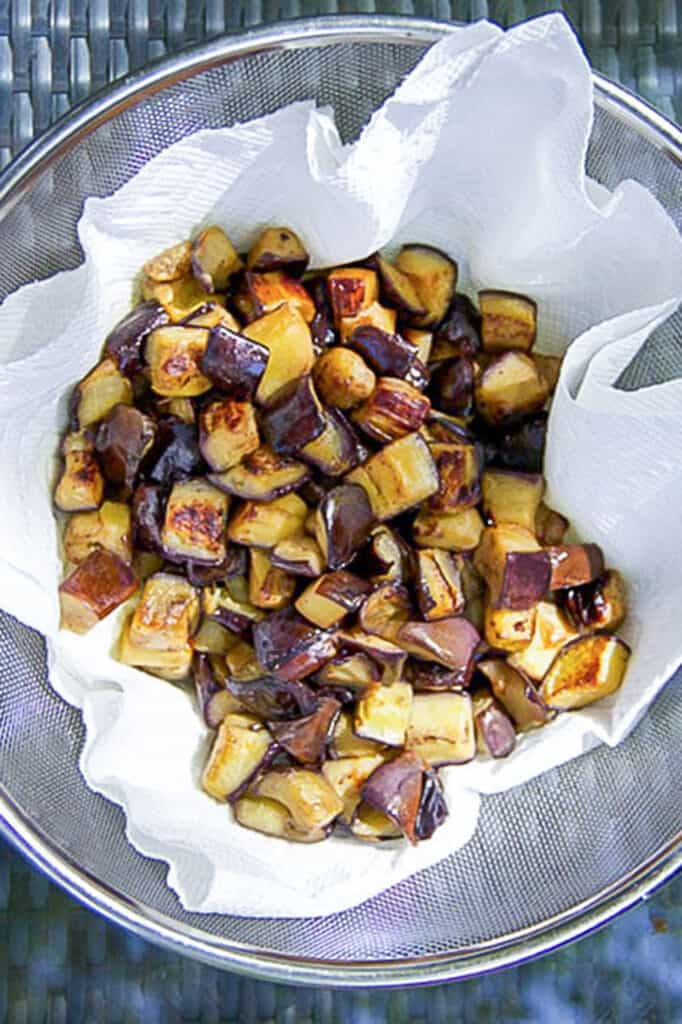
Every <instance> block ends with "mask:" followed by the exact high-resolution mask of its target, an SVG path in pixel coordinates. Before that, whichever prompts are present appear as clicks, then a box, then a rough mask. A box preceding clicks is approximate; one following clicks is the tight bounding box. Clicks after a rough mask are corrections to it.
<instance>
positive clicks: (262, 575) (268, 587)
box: [249, 548, 296, 611]
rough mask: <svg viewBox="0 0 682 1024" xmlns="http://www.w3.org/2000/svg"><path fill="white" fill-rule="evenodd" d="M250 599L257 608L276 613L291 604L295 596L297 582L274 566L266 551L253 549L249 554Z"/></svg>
mask: <svg viewBox="0 0 682 1024" xmlns="http://www.w3.org/2000/svg"><path fill="white" fill-rule="evenodd" d="M249 557H250V562H251V568H250V572H249V599H250V601H251V604H253V605H255V606H256V608H264V609H265V610H266V611H276V610H277V609H278V608H284V607H286V605H288V604H289V602H290V601H291V598H292V597H293V596H294V590H295V589H296V580H295V579H294V577H293V576H290V575H289V574H288V573H286V572H283V570H282V569H278V568H277V567H276V566H275V565H273V564H272V559H271V558H270V556H269V555H268V554H267V552H265V551H260V550H259V549H258V548H251V550H250V552H249Z"/></svg>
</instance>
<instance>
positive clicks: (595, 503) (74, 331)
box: [0, 16, 682, 916]
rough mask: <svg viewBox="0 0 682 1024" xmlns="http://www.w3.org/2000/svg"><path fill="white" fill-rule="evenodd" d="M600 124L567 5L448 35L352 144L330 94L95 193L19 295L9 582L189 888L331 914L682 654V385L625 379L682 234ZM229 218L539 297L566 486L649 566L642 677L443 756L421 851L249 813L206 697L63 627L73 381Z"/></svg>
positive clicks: (635, 597) (675, 290)
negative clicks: (601, 155) (62, 505)
mask: <svg viewBox="0 0 682 1024" xmlns="http://www.w3.org/2000/svg"><path fill="white" fill-rule="evenodd" d="M591 121H592V90H591V80H590V74H589V69H588V66H587V64H586V62H585V59H584V57H583V55H582V53H581V51H580V49H579V47H578V45H577V43H576V40H575V39H574V37H573V35H572V34H571V31H570V29H569V28H568V26H567V24H566V22H565V21H564V20H563V19H562V18H561V17H559V16H548V17H544V18H541V19H538V20H537V21H533V22H530V23H527V24H524V25H521V26H519V27H518V28H515V29H513V30H511V31H509V32H506V33H504V32H502V31H501V30H500V29H498V28H496V27H493V26H492V25H490V24H487V23H485V22H481V23H478V24H475V25H472V26H470V27H467V28H463V29H461V30H459V31H457V32H455V33H454V34H452V35H451V36H448V37H447V38H445V39H444V40H443V41H442V42H440V43H438V44H437V45H436V46H434V47H433V48H432V49H431V50H429V52H428V53H427V54H426V56H425V57H424V59H423V60H422V61H421V63H420V64H419V66H418V67H417V68H416V69H415V70H414V71H413V72H412V74H411V75H409V76H408V77H407V79H406V80H405V81H404V82H403V83H402V85H401V86H400V87H399V88H398V89H397V91H396V92H395V94H394V95H393V96H392V97H391V98H390V99H389V100H388V101H387V102H386V103H385V104H384V106H383V107H382V108H381V109H380V110H379V111H377V112H376V114H375V115H374V117H373V118H372V120H371V123H370V124H369V125H368V126H367V128H366V129H365V131H364V133H363V135H362V137H361V138H360V140H359V141H358V142H357V143H356V144H355V145H353V146H351V147H344V146H343V145H342V144H341V142H340V139H339V136H338V133H337V130H336V127H335V125H334V120H333V115H332V113H331V112H329V111H326V110H316V109H315V108H314V105H313V104H312V103H298V104H295V105H293V106H291V107H289V108H287V109H285V110H281V111H279V112H278V113H275V114H273V115H271V116H268V117H264V118H262V119H260V120H257V121H254V122H251V123H249V124H244V125H238V126H236V127H234V128H232V129H225V130H217V131H202V132H198V133H197V134H195V135H193V136H191V137H189V138H187V139H185V140H183V141H182V142H180V143H178V144H176V145H174V146H172V147H171V148H169V149H168V150H166V151H165V152H163V153H162V154H161V155H160V156H158V157H157V158H156V159H154V160H153V161H151V162H150V163H149V164H148V165H147V166H146V167H145V168H144V169H143V170H142V171H141V172H140V173H139V174H138V175H137V176H136V177H135V178H134V179H133V180H131V181H130V182H128V183H127V184H126V185H125V186H124V187H123V188H121V189H120V191H119V192H118V193H116V194H115V195H113V196H111V197H109V198H106V199H96V198H92V199H89V200H88V201H87V203H86V206H85V210H84V214H83V218H82V220H81V223H80V227H79V231H80V239H81V243H82V247H83V251H84V253H85V262H84V263H83V265H82V266H81V267H79V268H78V269H77V270H75V271H72V272H69V273H64V274H59V275H57V276H56V277H54V278H51V279H50V280H47V281H44V282H42V283H38V284H33V285H30V286H28V287H25V288H23V289H22V290H21V291H19V292H18V293H16V294H14V295H12V296H11V297H10V298H9V299H8V300H7V301H6V302H5V303H4V305H3V306H2V308H0V335H1V336H2V339H3V354H2V363H1V364H0V410H1V411H0V437H1V441H2V449H3V452H4V458H3V465H2V470H1V476H0V480H1V486H2V494H3V515H2V517H0V567H1V568H0V571H1V574H2V575H1V578H2V580H3V588H2V597H1V599H0V601H1V603H2V606H3V607H4V608H5V609H6V610H7V611H9V612H11V613H12V614H13V615H15V616H17V617H18V618H19V619H21V620H22V621H24V622H26V623H28V624H29V625H31V626H34V627H36V628H37V629H39V630H41V631H42V632H43V633H44V634H45V635H46V637H47V641H48V651H49V663H50V679H51V681H52V684H53V686H54V687H55V688H56V689H57V691H58V692H59V693H60V694H61V695H62V696H63V697H64V698H65V699H66V700H68V701H70V702H71V703H72V704H74V705H76V706H77V707H80V708H81V709H82V712H83V716H84V719H85V724H86V727H87V742H86V744H85V749H84V751H83V754H82V759H81V768H82V772H83V774H84V776H85V778H86V780H87V782H88V784H89V785H90V786H92V787H93V788H94V789H96V790H98V791H99V792H101V793H103V794H105V795H106V796H107V797H109V798H110V799H111V800H114V801H115V802H116V803H118V804H120V805H122V806H123V808H124V809H125V812H126V817H127V830H128V836H129V838H130V840H131V842H132V843H133V844H134V845H135V846H136V847H137V848H138V849H139V850H141V851H142V852H143V853H146V854H148V855H150V856H153V857H158V858H161V859H163V860H165V861H167V862H168V864H169V868H170V870H169V874H168V881H169V884H170V885H171V886H172V887H173V889H174V890H175V891H176V892H177V893H178V895H179V897H180V899H181V901H182V903H183V904H184V906H185V907H187V908H188V909H191V910H195V911H205V912H209V911H210V912H231V913H236V914H246V915H273V916H299V915H322V914H328V913H332V912H335V911H339V910H341V909H344V908H346V907H349V906H352V905H354V904H356V903H358V902H360V901H362V900H364V899H366V898H368V897H370V896H371V895H373V894H375V893H377V892H379V891H381V890H383V889H385V888H387V887H388V886H389V885H392V884H394V883H396V882H398V881H400V880H401V879H403V878H405V877H406V876H407V875H409V874H411V873H413V872H415V871H417V870H419V869H420V868H424V867H426V866H428V865H430V864H433V863H434V862H436V861H438V860H440V859H441V858H443V857H445V856H446V855H447V854H448V853H450V852H451V851H453V850H455V849H457V848H458V847H460V846H461V845H463V844H464V843H465V842H466V841H467V840H468V839H469V838H470V837H471V835H472V833H473V830H474V829H475V826H476V819H477V812H478V806H479V801H480V797H479V793H481V792H490V791H495V790H500V789H505V788H507V787H510V786H513V785H518V784H519V783H521V782H524V781H525V780H527V779H529V778H531V777H532V776H534V775H536V774H538V773H539V772H542V771H545V770H547V769H548V768H550V767H552V766H554V765H557V764H559V763H561V762H563V761H565V760H567V759H569V758H571V757H574V756H576V755H578V754H579V753H581V752H582V751H584V750H586V749H589V748H590V747H591V746H593V745H594V744H595V743H597V742H599V741H604V742H606V743H610V744H614V743H617V742H618V741H619V740H621V739H622V738H623V737H624V736H625V735H626V733H627V732H628V731H629V730H630V729H631V728H632V726H633V725H634V724H635V722H636V721H637V718H638V717H639V715H640V714H641V713H642V712H643V710H644V709H645V708H646V706H647V705H648V704H649V703H650V702H651V700H652V699H653V697H654V696H655V694H656V692H657V691H658V689H659V688H660V687H661V686H662V685H663V684H664V682H665V680H666V679H667V678H668V677H669V676H670V674H671V673H672V672H673V671H674V670H675V668H676V667H677V666H678V664H679V663H680V660H682V639H681V638H680V634H679V608H680V607H681V606H682V565H681V562H682V556H681V555H680V550H679V544H677V542H676V538H675V539H672V538H671V533H670V531H671V527H672V526H673V520H674V519H675V518H676V519H677V524H678V527H679V518H680V513H679V509H680V502H681V499H682V494H681V491H682V482H681V478H680V473H679V469H680V464H681V457H680V453H681V452H682V415H680V411H681V410H682V381H676V382H671V383H668V384H663V385H660V386H657V387H651V388H646V389H644V390H639V391H636V392H632V393H626V392H623V391H619V390H615V389H614V388H613V386H612V385H613V382H614V380H615V379H616V378H617V377H618V374H619V372H620V370H621V369H622V368H623V367H624V366H625V365H626V364H627V362H628V361H629V359H630V358H631V357H632V355H633V354H634V353H635V352H636V351H637V349H638V348H639V346H640V345H641V344H642V342H643V341H644V339H645V338H646V337H647V336H648V334H649V333H650V332H651V331H652V330H653V328H654V327H655V326H656V325H657V324H658V323H660V322H661V321H662V320H663V319H664V318H665V317H667V316H668V315H670V313H671V312H672V311H673V310H674V309H675V307H676V306H677V304H678V301H679V300H680V297H681V296H682V244H681V242H680V238H679V237H678V234H677V232H676V230H675V227H674V225H673V224H672V222H671V221H670V219H669V218H668V217H667V215H666V214H665V212H664V211H663V209H662V208H661V207H660V205H659V204H658V203H657V201H656V200H655V199H654V198H653V197H652V196H651V195H650V194H648V193H647V192H646V191H645V190H644V189H643V188H642V187H640V186H639V185H637V184H636V183H634V182H632V181H626V182H623V183H622V184H621V185H620V186H619V187H618V188H617V189H616V191H615V192H614V193H612V194H611V193H609V192H608V191H607V190H606V189H604V188H601V187H598V186H596V185H594V184H592V183H590V182H588V181H586V178H585V172H584V157H585V152H586V146H587V139H588V137H589V133H590V129H591ZM214 222H217V223H219V224H221V225H223V226H224V227H225V228H226V230H227V231H228V233H229V234H230V236H231V237H232V238H233V240H234V241H235V243H236V244H237V246H239V247H241V246H246V245H248V244H249V242H250V241H251V240H252V239H253V237H254V234H255V233H256V232H257V231H258V229H259V228H260V227H261V226H263V225H266V224H269V223H275V224H279V223H285V224H288V225H290V226H291V227H292V228H293V229H294V230H295V231H297V232H298V233H299V234H300V235H301V236H302V238H303V239H304V240H305V242H306V244H307V246H308V248H309V250H310V252H311V255H312V263H313V265H314V266H325V265H329V264H330V263H342V262H345V261H351V260H353V259H358V258H360V257H363V256H365V255H367V254H368V253H370V252H372V251H373V250H375V249H378V248H380V247H384V246H387V245H389V244H393V243H398V242H400V241H402V240H412V241H414V240H416V241H423V242H429V243H432V244H434V245H440V246H442V247H443V248H445V249H446V250H447V251H448V252H449V253H450V254H451V255H453V256H454V257H456V258H457V260H458V262H459V265H460V281H461V285H462V286H463V287H465V288H469V289H472V290H475V289H476V288H478V287H481V286H485V287H496V286H497V287H504V288H509V289H517V290H519V291H521V292H527V293H529V294H530V295H532V296H534V297H535V298H536V299H537V301H538V304H539V338H540V345H539V348H540V349H541V350H543V351H554V352H559V351H563V350H564V349H565V347H566V346H567V345H568V344H569V343H570V342H571V341H573V345H572V347H571V349H570V351H569V353H568V355H567V357H566V360H565V363H564V368H563V372H562V375H561V380H560V383H559V387H558V391H557V395H556V398H555V402H554V409H553V412H552V417H551V427H550V434H549V444H548V453H547V467H546V474H547V478H548V483H549V501H550V502H551V504H552V505H554V506H555V507H558V508H559V509H560V510H561V511H563V512H564V513H565V514H566V515H567V516H568V517H569V518H570V520H571V521H572V523H573V525H574V526H575V528H576V530H577V531H578V532H579V533H580V534H581V535H582V536H584V537H585V538H589V539H590V540H594V541H596V542H598V543H599V544H601V545H602V547H603V548H604V551H605V553H606V557H607V559H608V561H609V563H611V564H613V565H616V566H618V567H620V568H621V569H622V570H623V571H624V572H625V573H626V575H627V577H628V579H629V581H630V585H631V593H632V610H631V615H630V619H629V622H628V625H627V628H626V630H625V631H624V632H625V636H626V638H627V639H628V640H629V641H630V643H631V644H632V646H633V656H632V660H631V664H630V668H629V671H628V674H627V678H626V680H625V684H624V686H623V688H622V689H621V690H620V692H619V693H618V694H616V695H615V696H613V697H611V698H610V699H608V700H606V701H603V702H602V703H600V704H598V705H596V706H594V707H593V708H591V709H588V710H586V711H583V712H580V713H579V714H574V715H564V716H561V717H560V718H559V720H558V721H557V722H556V723H554V724H552V725H551V726H549V727H548V728H547V729H545V730H542V731H540V732H538V733H536V734H533V735H530V736H524V737H523V739H522V741H521V742H520V743H519V745H518V749H517V750H516V751H515V753H514V754H513V755H512V756H511V757H510V758H508V759H507V760H505V761H501V762H489V761H488V762H486V761H482V760H477V761H476V762H473V763H472V764H470V765H466V766H461V767H457V768H451V769H448V770H446V771H444V772H443V778H444V781H445V786H446V790H447V796H448V802H449V806H450V816H449V818H448V820H447V822H446V824H445V825H444V826H443V828H441V829H440V830H439V831H438V832H437V833H436V835H435V836H434V838H433V839H432V840H430V841H429V842H427V843H424V844H422V845H421V846H419V847H418V848H416V849H411V848H409V847H407V845H406V844H402V843H397V844H395V843H388V844H380V845H378V846H372V845H369V846H367V845H363V844H361V843H358V842H354V841H347V840H343V839H337V838H334V839H332V840H330V841H329V842H326V843H324V844H322V845H317V846H312V847H306V846H300V845H294V844H290V845H284V844H280V843H278V842H276V841H275V840H272V839H268V838H266V837H264V836H261V835H258V834H256V833H253V832H247V831H245V830H243V829H241V828H239V827H238V826H237V825H235V824H234V822H233V821H232V819H231V815H230V813H229V811H228V810H227V809H226V808H225V807H223V806H220V805H218V804H216V803H214V802H213V801H212V800H211V799H209V798H208V797H207V796H205V795H204V794H203V793H202V792H201V790H200V788H199V786H198V784H197V780H198V778H199V773H200V770H201V765H202V762H203V759H204V756H205V751H206V749H207V746H208V743H209V738H208V736H207V734H206V730H205V728H204V726H203V724H202V723H201V721H200V719H199V716H198V715H197V714H196V713H195V709H194V704H193V698H192V696H191V695H190V694H189V693H187V692H185V691H183V690H182V689H180V688H178V687H176V686H173V685H170V684H168V683H166V682H163V681H161V680H159V679H155V678H153V677H152V676H149V675H145V674H144V673H142V672H139V671H136V670H134V669H131V668H128V667H125V666H123V665H119V664H118V663H117V662H115V661H114V660H112V658H111V657H110V655H109V651H110V649H111V645H112V643H113V639H114V637H115V635H116V630H117V619H119V618H120V615H119V616H114V617H112V619H110V620H107V621H105V622H103V623H102V624H101V625H99V626H98V627H97V628H96V629H94V630H93V631H92V632H91V633H90V634H89V635H88V636H86V637H84V638H81V637H75V636H73V635H70V634H67V633H60V632H59V631H58V601H57V585H58V582H59V579H60V570H61V566H60V562H59V558H58V545H57V534H56V529H55V524H54V520H53V515H52V509H51V489H52V486H53V484H54V477H55V459H54V452H55V449H56V446H57V437H58V435H59V433H60V432H61V430H62V429H63V426H64V422H65V408H66V396H67V394H68V392H69V390H70V388H71V385H72V384H73V383H74V382H75V381H76V380H78V379H79V378H80V377H82V376H83V375H84V374H85V373H86V372H87V370H88V369H89V368H90V367H91V366H92V365H93V364H94V363H95V362H96V360H97V359H98V356H99V352H100V348H101V344H102V341H103V339H104V337H105V335H106V334H107V332H108V330H109V329H110V327H111V326H112V325H113V324H114V323H115V322H116V320H117V319H118V318H119V317H120V316H122V315H123V313H124V312H126V310H127V309H128V307H129V304H130V300H131V283H132V280H133V278H134V276H135V274H136V273H137V272H138V270H139V267H140V266H141V264H142V263H143V262H144V261H145V260H146V259H147V258H148V257H150V256H152V255H153V254H154V253H156V252H157V251H158V250H160V249H162V248H163V247H165V246H166V245H169V244H171V243H173V242H175V241H177V240H178V239H180V238H183V237H186V236H188V235H190V234H192V233H193V232H195V231H196V230H197V229H198V228H199V227H200V226H201V225H203V224H210V223H214ZM574 339H577V340H574ZM29 406H30V415H27V412H26V410H27V407H29ZM671 541H672V542H671Z"/></svg>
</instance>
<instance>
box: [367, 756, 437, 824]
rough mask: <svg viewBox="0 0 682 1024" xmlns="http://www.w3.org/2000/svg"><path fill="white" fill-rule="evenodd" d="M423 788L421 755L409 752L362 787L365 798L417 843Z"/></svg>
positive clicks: (383, 765) (389, 764) (378, 769)
mask: <svg viewBox="0 0 682 1024" xmlns="http://www.w3.org/2000/svg"><path fill="white" fill-rule="evenodd" d="M423 785H424V762H423V761H422V759H421V757H419V755H418V754H414V753H413V752H412V751H406V752H405V753H404V754H400V755H399V756H398V757H396V758H395V759H394V760H393V761H387V762H386V763H385V764H382V765H380V766H379V767H378V768H376V769H375V770H374V771H373V772H372V774H371V775H370V777H369V778H368V779H367V781H366V782H365V784H364V786H363V787H362V798H363V800H364V801H365V802H366V803H368V804H369V805H370V807H373V808H374V809H375V810H377V811H381V812H382V813H383V814H385V815H387V817H389V818H390V819H391V821H394V822H395V824H396V825H397V826H398V827H399V828H400V829H401V831H402V832H403V833H404V835H405V836H407V838H408V839H409V840H410V842H411V843H415V842H416V841H417V839H418V838H419V837H418V835H417V818H418V815H419V807H420V803H421V798H422V789H423Z"/></svg>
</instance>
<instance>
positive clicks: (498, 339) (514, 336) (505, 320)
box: [478, 289, 537, 352]
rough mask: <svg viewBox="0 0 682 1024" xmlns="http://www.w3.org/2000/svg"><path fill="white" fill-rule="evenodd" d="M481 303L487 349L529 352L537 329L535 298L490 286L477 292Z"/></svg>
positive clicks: (483, 335)
mask: <svg viewBox="0 0 682 1024" xmlns="http://www.w3.org/2000/svg"><path fill="white" fill-rule="evenodd" d="M478 303H479V306H480V307H481V340H482V342H483V351H484V352H506V351H508V350H510V349H519V350H520V351H522V352H530V350H531V349H532V347H533V345H534V343H535V333H536V328H537V305H536V304H535V302H533V300H532V299H529V298H528V296H527V295H519V294H517V293H516V292H504V291H493V290H492V289H491V290H488V291H483V292H479V293H478Z"/></svg>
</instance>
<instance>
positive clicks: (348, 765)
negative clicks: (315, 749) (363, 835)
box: [322, 754, 384, 825]
mask: <svg viewBox="0 0 682 1024" xmlns="http://www.w3.org/2000/svg"><path fill="white" fill-rule="evenodd" d="M383 763H384V758H383V757H382V756H381V754H365V755H364V756H361V757H342V758H338V759H337V760H336V761H325V763H324V764H323V765H322V774H323V776H324V777H325V779H326V780H327V782H328V783H329V785H330V786H331V787H332V789H333V790H334V792H335V793H336V795H337V796H338V797H340V799H341V800H342V802H343V811H342V812H341V821H343V822H344V823H345V824H346V825H350V823H351V821H352V818H353V814H354V813H355V810H356V808H357V806H358V804H359V803H360V801H361V799H362V787H363V785H364V783H365V782H366V781H367V779H368V778H369V777H370V775H371V774H372V772H373V771H374V770H375V768H378V767H379V765H380V764H383Z"/></svg>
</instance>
